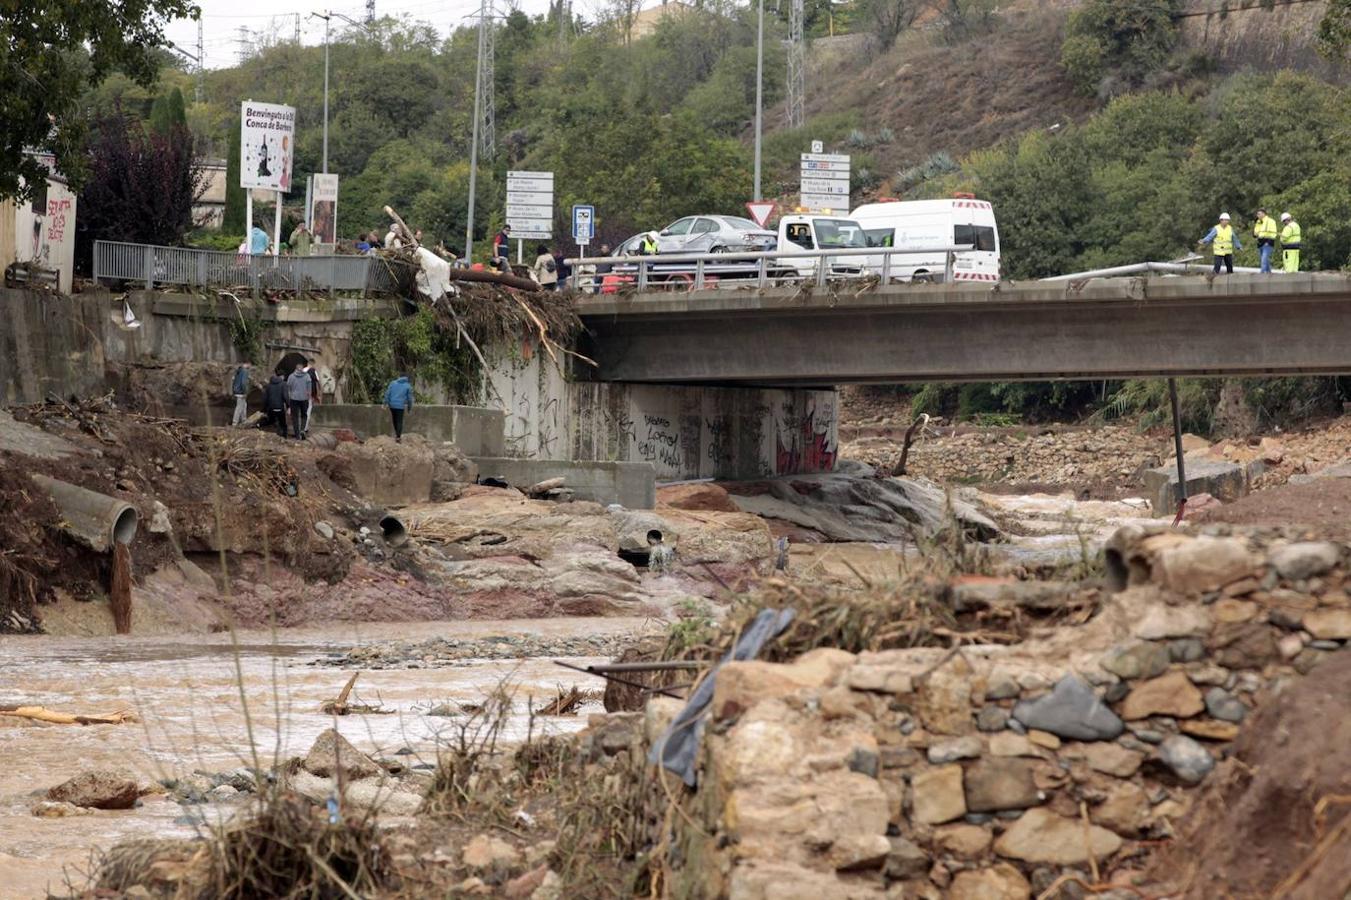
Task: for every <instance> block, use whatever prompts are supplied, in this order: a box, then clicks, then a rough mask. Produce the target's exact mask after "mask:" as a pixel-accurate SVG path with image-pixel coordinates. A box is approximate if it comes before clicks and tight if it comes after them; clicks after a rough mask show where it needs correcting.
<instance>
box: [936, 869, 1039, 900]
mask: <svg viewBox="0 0 1351 900" xmlns="http://www.w3.org/2000/svg"><path fill="white" fill-rule="evenodd" d="M1030 896H1032V885H1030V884H1028V883H1027V879H1026V878H1024V877H1023V873H1021V872H1019V871H1018V870H1017V869H1015V868H1014V867H1013V866H1011V865H1009V864H1008V863H1000V864H999V865H997V866H995V867H993V868H990V869H976V870H974V871H973V870H967V871H965V872H958V873H957V877H955V878H953V879H952V884H951V886H949V888H948V893H947V897H948V900H1027V898H1028V897H1030Z"/></svg>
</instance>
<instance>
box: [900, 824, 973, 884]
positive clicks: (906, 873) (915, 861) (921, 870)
mask: <svg viewBox="0 0 1351 900" xmlns="http://www.w3.org/2000/svg"><path fill="white" fill-rule="evenodd" d="M958 827H960V826H958ZM887 842H888V843H889V844H890V845H891V850H890V852H889V853H887V859H886V865H885V867H884V872H885V874H886V876H887V877H888V878H892V879H896V880H898V881H903V880H905V879H907V878H923V877H924V876H925V875H926V874H928V872H929V866H930V864H931V863H930V860H929V854H927V853H925V852H924V851H923V850H921V849H920V848H919V847H918V846H916V845H915V842H914V841H911V840H908V839H906V838H903V837H900V836H899V835H898V836H896V837H890V838H887Z"/></svg>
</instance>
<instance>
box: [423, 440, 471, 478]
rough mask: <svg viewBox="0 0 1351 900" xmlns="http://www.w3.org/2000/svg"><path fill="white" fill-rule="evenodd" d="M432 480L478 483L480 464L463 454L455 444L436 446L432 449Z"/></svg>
mask: <svg viewBox="0 0 1351 900" xmlns="http://www.w3.org/2000/svg"><path fill="white" fill-rule="evenodd" d="M432 480H433V481H442V482H450V483H455V484H473V483H474V482H476V481H478V463H476V462H474V461H473V460H472V459H470V458H469V457H467V456H465V455H464V454H463V453H461V452H460V448H458V447H456V446H455V445H454V444H450V443H440V444H436V445H435V446H434V447H433V449H432Z"/></svg>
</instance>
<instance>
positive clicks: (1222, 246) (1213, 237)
mask: <svg viewBox="0 0 1351 900" xmlns="http://www.w3.org/2000/svg"><path fill="white" fill-rule="evenodd" d="M1196 243H1197V244H1210V249H1211V252H1212V253H1213V254H1214V255H1215V269H1214V272H1215V274H1216V275H1218V274H1220V265H1221V264H1223V265H1224V269H1225V273H1226V274H1228V275H1233V274H1234V251H1235V250H1242V249H1243V243H1242V242H1241V241H1240V240H1239V239H1238V235H1237V234H1235V233H1234V227H1233V226H1232V225H1230V224H1229V213H1220V221H1219V222H1218V223H1217V224H1216V225H1215V226H1214V227H1212V228H1211V229H1210V230H1209V231H1207V232H1206V236H1205V237H1203V238H1201V240H1199V241H1197V242H1196Z"/></svg>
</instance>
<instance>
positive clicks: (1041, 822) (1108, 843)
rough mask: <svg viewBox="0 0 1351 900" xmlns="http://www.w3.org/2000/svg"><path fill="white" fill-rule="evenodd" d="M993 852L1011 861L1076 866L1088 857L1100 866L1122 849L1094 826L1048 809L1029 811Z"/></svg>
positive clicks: (1112, 836)
mask: <svg viewBox="0 0 1351 900" xmlns="http://www.w3.org/2000/svg"><path fill="white" fill-rule="evenodd" d="M994 849H995V852H996V853H998V854H999V855H1000V856H1006V857H1008V858H1010V859H1020V860H1023V861H1024V862H1028V863H1033V864H1041V865H1052V866H1078V865H1083V864H1084V863H1087V862H1088V859H1089V856H1090V855H1091V856H1092V857H1093V858H1094V859H1096V860H1097V861H1098V862H1099V863H1101V862H1102V861H1103V860H1104V859H1105V858H1107V857H1109V856H1111V855H1112V854H1113V853H1115V852H1116V851H1117V850H1119V849H1121V838H1120V837H1118V836H1117V835H1116V834H1115V833H1113V832H1111V831H1108V830H1107V829H1106V828H1102V827H1100V826H1097V825H1089V826H1088V827H1085V826H1084V823H1083V822H1081V821H1079V820H1078V819H1067V818H1065V817H1064V816H1059V815H1056V814H1055V813H1053V812H1051V811H1050V810H1049V809H1045V808H1044V807H1037V808H1035V809H1029V810H1028V811H1027V812H1025V813H1024V814H1023V815H1022V816H1021V817H1020V818H1019V819H1018V821H1016V822H1014V823H1013V825H1011V826H1010V827H1009V829H1008V831H1005V832H1004V833H1003V834H1002V835H1000V836H999V839H998V840H996V841H995V845H994Z"/></svg>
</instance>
